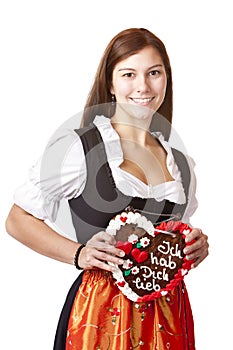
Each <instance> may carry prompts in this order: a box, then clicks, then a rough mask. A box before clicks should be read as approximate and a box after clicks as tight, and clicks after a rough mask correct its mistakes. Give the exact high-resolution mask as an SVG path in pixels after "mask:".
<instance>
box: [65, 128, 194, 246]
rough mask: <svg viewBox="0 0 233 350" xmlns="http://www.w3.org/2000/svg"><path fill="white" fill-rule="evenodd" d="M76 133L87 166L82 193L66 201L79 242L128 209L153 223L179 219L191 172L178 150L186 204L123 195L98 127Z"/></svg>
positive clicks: (176, 152) (176, 154)
mask: <svg viewBox="0 0 233 350" xmlns="http://www.w3.org/2000/svg"><path fill="white" fill-rule="evenodd" d="M75 131H76V133H77V134H78V135H79V136H80V138H81V141H82V144H83V148H84V152H85V156H86V167H87V179H86V184H85V187H84V190H83V192H82V194H81V195H80V196H79V197H77V198H73V199H71V200H69V206H70V210H71V216H72V221H73V224H74V227H75V231H76V236H77V240H78V241H79V242H81V243H86V242H87V241H88V240H89V239H90V238H91V237H92V236H93V235H94V234H95V233H97V232H99V231H101V230H104V229H105V228H106V227H107V225H108V222H109V220H110V219H112V218H113V216H115V215H116V214H118V213H120V212H122V211H123V210H124V209H125V208H126V207H128V206H131V207H133V208H134V209H138V210H140V211H142V214H143V215H145V216H146V217H147V218H148V219H149V220H151V221H152V222H153V223H154V224H155V223H156V222H161V221H163V220H166V219H168V218H169V216H166V217H165V215H164V214H166V215H170V217H171V218H173V216H175V217H177V218H178V217H179V218H180V219H182V216H183V214H184V212H185V209H186V206H187V198H188V190H189V184H190V170H189V165H188V162H187V159H186V157H185V156H184V155H183V154H182V153H181V152H180V151H178V150H177V149H174V148H172V153H173V155H174V158H175V161H176V164H177V166H178V168H179V170H180V172H181V178H182V184H183V187H184V191H185V195H186V203H185V204H182V205H180V204H176V203H173V202H170V201H169V200H162V201H156V200H155V199H153V198H149V199H146V198H139V197H132V196H127V195H124V194H123V193H122V192H121V191H119V190H118V188H117V187H116V185H115V182H114V179H113V176H112V173H111V169H110V166H109V164H108V161H107V155H106V151H105V146H104V142H103V140H102V137H101V135H100V132H99V131H98V129H97V127H96V126H95V125H94V124H91V125H90V126H88V127H85V128H82V129H78V130H75ZM77 157H78V154H77ZM153 213H156V215H154V214H153ZM157 214H159V215H157Z"/></svg>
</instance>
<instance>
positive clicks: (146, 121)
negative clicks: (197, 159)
mask: <svg viewBox="0 0 233 350" xmlns="http://www.w3.org/2000/svg"><path fill="white" fill-rule="evenodd" d="M159 116H162V118H160V119H159ZM171 120H172V74H171V67H170V62H169V58H168V55H167V52H166V49H165V46H164V44H163V43H162V41H161V40H160V39H159V38H157V37H156V36H155V35H154V34H153V33H151V32H150V31H148V30H146V29H141V28H131V29H127V30H125V31H123V32H121V33H119V34H118V35H116V36H115V37H114V38H113V39H112V40H111V42H110V43H109V45H108V46H107V48H106V50H105V52H104V55H103V57H102V59H101V62H100V65H99V68H98V70H97V74H96V77H95V80H94V84H93V87H92V89H91V91H90V94H89V97H88V100H87V103H86V106H85V108H84V113H83V122H82V126H83V127H82V128H80V129H78V130H69V131H68V135H65V136H64V137H61V135H60V134H59V135H58V136H57V138H56V139H55V140H54V139H53V141H52V142H51V143H50V144H49V146H48V147H47V149H46V150H45V152H44V155H43V157H42V159H41V160H40V162H38V163H37V164H36V166H34V167H33V168H32V170H31V172H30V178H29V180H28V182H27V183H26V184H24V185H23V186H21V187H19V188H18V189H17V190H16V192H15V204H14V205H13V207H12V209H11V211H10V213H9V216H8V219H7V222H6V227H7V231H8V232H9V233H10V234H11V235H12V236H13V237H15V238H16V239H18V240H19V241H21V242H22V243H24V244H25V245H27V246H29V247H30V248H31V249H33V250H35V251H36V252H39V253H41V254H43V255H46V256H48V257H50V258H53V259H56V260H59V261H62V262H65V263H68V264H73V265H75V267H76V268H77V269H79V270H83V271H82V272H81V274H80V275H79V277H78V278H77V280H76V281H75V282H74V284H73V286H72V287H71V289H70V291H69V293H68V296H67V299H66V302H65V305H64V308H63V310H62V313H61V317H60V320H59V324H58V328H57V333H56V338H55V343H54V350H77V349H83V350H87V349H88V350H97V349H103V350H107V349H111V350H118V349H122V350H124V349H135V348H137V349H142V350H143V349H144V350H151V349H157V350H167V349H179V350H194V349H195V341H194V327H193V317H192V311H191V307H190V303H189V298H188V293H187V290H186V287H185V284H184V283H183V281H179V283H178V285H177V286H176V287H175V288H174V290H171V291H170V292H169V293H168V294H166V296H161V297H160V298H158V299H156V300H152V301H150V302H143V303H135V302H132V301H131V300H129V299H128V298H127V297H126V296H125V295H123V294H122V293H121V291H119V289H118V287H117V285H116V283H115V282H114V280H113V276H112V273H114V271H115V268H114V264H115V265H122V266H126V265H127V261H124V256H125V252H124V250H122V249H120V247H119V246H118V245H117V244H116V240H115V238H114V237H113V236H111V235H110V234H109V233H107V232H106V228H107V226H108V223H109V221H110V220H111V219H112V218H113V217H115V216H116V215H117V214H119V213H121V212H122V211H123V210H124V209H125V208H126V207H128V206H130V207H133V208H134V209H136V210H139V211H140V212H142V213H143V214H144V215H145V217H148V218H149V220H151V222H152V223H153V225H157V224H158V223H159V222H162V221H166V222H167V221H169V220H172V219H174V218H175V217H176V218H178V217H179V218H182V221H184V222H189V221H190V217H191V216H192V214H193V213H194V212H195V210H196V208H197V201H196V197H195V188H196V180H195V175H194V170H193V162H192V160H191V159H190V158H189V157H188V156H187V155H184V154H182V153H181V152H180V151H178V150H175V149H173V148H171V146H170V145H169V143H168V142H167V140H168V138H169V134H170V129H171ZM158 121H160V122H158ZM63 199H65V200H67V202H68V203H69V207H70V212H71V215H72V220H73V225H74V228H75V231H76V236H77V240H76V241H74V240H71V239H69V238H66V237H63V236H61V235H60V234H59V233H57V232H56V231H55V230H54V229H52V228H51V227H50V226H48V225H47V224H46V220H47V219H49V220H50V221H54V220H55V219H56V216H57V212H58V209H59V205H60V202H61V200H63ZM178 214H179V215H178ZM151 225H152V224H151ZM153 225H152V226H153ZM67 234H68V233H67ZM190 242H194V243H193V244H192V245H189V244H188V243H190ZM186 244H187V246H188V247H186V248H185V249H186V252H184V251H183V253H184V254H185V253H187V254H188V255H186V259H187V260H190V264H191V263H192V261H193V259H194V263H193V265H192V266H193V267H196V266H198V265H199V263H200V262H201V261H202V260H203V259H204V258H205V257H206V256H207V255H208V243H207V236H206V235H204V234H203V233H202V231H201V230H200V229H197V228H193V229H192V231H191V232H190V233H189V234H188V235H187V237H186ZM155 275H156V273H155Z"/></svg>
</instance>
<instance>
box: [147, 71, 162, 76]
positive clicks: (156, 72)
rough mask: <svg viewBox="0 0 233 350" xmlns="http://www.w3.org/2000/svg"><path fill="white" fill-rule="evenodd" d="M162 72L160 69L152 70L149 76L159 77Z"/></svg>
mask: <svg viewBox="0 0 233 350" xmlns="http://www.w3.org/2000/svg"><path fill="white" fill-rule="evenodd" d="M160 73H161V72H160V71H159V70H158V69H155V70H152V71H150V72H149V75H152V76H153V75H159V74H160Z"/></svg>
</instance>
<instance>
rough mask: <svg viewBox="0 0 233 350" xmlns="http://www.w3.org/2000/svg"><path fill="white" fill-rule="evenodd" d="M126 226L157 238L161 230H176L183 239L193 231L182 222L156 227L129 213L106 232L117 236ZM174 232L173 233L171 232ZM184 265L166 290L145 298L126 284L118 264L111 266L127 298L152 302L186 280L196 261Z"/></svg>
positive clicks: (172, 222) (115, 220)
mask: <svg viewBox="0 0 233 350" xmlns="http://www.w3.org/2000/svg"><path fill="white" fill-rule="evenodd" d="M126 224H136V225H137V226H138V227H141V228H143V229H144V230H145V231H146V232H147V233H148V234H149V235H150V236H152V237H155V236H156V235H158V234H159V233H160V230H162V231H166V230H167V229H170V230H171V229H172V228H173V229H174V228H175V232H179V233H180V234H182V236H183V238H185V237H186V235H187V234H188V233H189V232H190V231H191V230H192V229H191V227H189V226H188V224H185V223H183V222H181V221H172V220H171V221H167V222H165V221H164V222H162V223H161V224H160V225H158V226H155V227H154V225H153V224H152V222H151V221H149V220H147V218H146V217H145V216H143V215H141V214H139V213H137V212H133V211H129V212H122V213H121V214H118V215H117V216H116V217H115V218H113V219H111V220H110V222H109V225H108V227H107V228H106V232H107V233H109V234H111V235H113V236H115V235H116V233H117V231H118V230H119V229H120V228H121V226H124V225H126ZM171 232H172V231H171ZM193 242H194V241H192V242H190V243H186V247H187V246H189V245H191V244H192V243H193ZM183 261H184V262H183V264H182V266H181V268H180V269H179V270H178V272H177V273H176V274H175V276H174V277H175V278H174V279H173V280H171V281H170V283H168V284H167V285H166V287H165V288H161V289H160V290H159V291H156V292H153V293H150V294H146V295H145V296H139V295H138V294H137V293H136V292H134V291H133V290H132V289H131V287H130V286H129V284H128V283H127V282H126V280H125V278H124V276H123V273H122V271H121V270H120V269H119V267H118V265H117V264H113V263H110V262H109V264H110V265H112V266H114V267H115V268H116V271H115V272H113V277H114V278H115V280H116V285H117V286H118V288H119V289H120V290H121V291H122V293H123V294H124V295H125V296H127V298H128V299H130V300H131V301H134V302H146V301H151V300H154V299H156V298H160V297H162V296H165V295H166V294H167V293H168V292H170V291H171V290H173V289H174V288H175V287H176V286H177V285H178V284H179V283H180V281H182V280H183V279H184V276H185V275H187V273H188V271H189V270H190V269H191V266H192V263H193V262H194V260H187V259H186V257H184V259H183Z"/></svg>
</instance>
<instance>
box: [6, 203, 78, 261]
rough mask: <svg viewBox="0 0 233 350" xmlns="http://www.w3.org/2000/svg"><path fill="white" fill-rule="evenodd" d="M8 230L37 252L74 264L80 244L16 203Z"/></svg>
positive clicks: (12, 209)
mask: <svg viewBox="0 0 233 350" xmlns="http://www.w3.org/2000/svg"><path fill="white" fill-rule="evenodd" d="M6 230H7V232H8V233H9V234H10V235H11V236H12V237H14V238H15V239H17V240H18V241H19V242H21V243H23V244H24V245H26V246H27V247H29V248H31V249H33V250H35V251H36V252H38V253H40V254H42V255H45V256H48V257H50V258H53V259H56V260H59V261H62V262H65V263H68V264H73V259H74V255H75V252H76V250H77V248H78V246H79V245H80V244H79V243H77V242H74V241H72V240H70V239H68V238H65V237H63V236H61V235H60V234H58V233H57V232H56V231H54V230H53V229H52V228H51V227H49V226H48V225H46V224H45V223H44V221H42V220H40V219H37V218H36V217H34V216H33V215H31V214H29V213H27V212H26V211H25V210H23V209H22V208H20V207H19V206H17V205H16V204H14V205H13V206H12V208H11V210H10V213H9V215H8V217H7V220H6Z"/></svg>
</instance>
